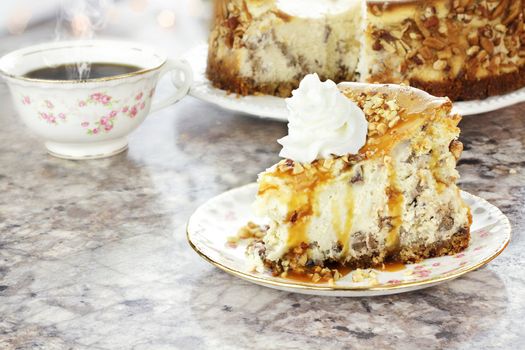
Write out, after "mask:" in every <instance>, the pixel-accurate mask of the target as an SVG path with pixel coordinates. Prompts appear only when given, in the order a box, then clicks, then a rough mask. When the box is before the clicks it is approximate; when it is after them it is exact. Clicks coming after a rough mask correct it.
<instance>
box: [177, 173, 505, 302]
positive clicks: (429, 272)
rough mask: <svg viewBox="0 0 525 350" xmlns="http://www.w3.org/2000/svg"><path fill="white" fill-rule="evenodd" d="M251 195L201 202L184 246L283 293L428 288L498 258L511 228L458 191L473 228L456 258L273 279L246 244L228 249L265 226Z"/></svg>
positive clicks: (248, 189)
mask: <svg viewBox="0 0 525 350" xmlns="http://www.w3.org/2000/svg"><path fill="white" fill-rule="evenodd" d="M256 193H257V184H255V183H253V184H249V185H246V186H243V187H239V188H236V189H233V190H231V191H228V192H225V193H223V194H221V195H219V196H217V197H214V198H212V199H210V200H209V201H207V202H206V203H204V204H203V205H202V206H200V207H199V208H198V209H197V210H196V211H195V213H194V214H193V215H192V216H191V218H190V220H189V222H188V226H187V231H186V232H187V238H188V242H189V244H190V245H191V247H192V248H193V249H194V250H195V251H196V252H197V253H198V254H199V255H200V256H201V257H202V258H204V259H205V260H207V261H208V262H210V263H211V264H212V265H214V266H216V267H218V268H220V269H221V270H224V271H226V272H228V273H230V274H232V275H234V276H237V277H240V278H242V279H244V280H247V281H250V282H253V283H256V284H259V285H262V286H265V287H270V288H275V289H280V290H284V291H287V292H295V293H303V294H314V295H323V296H343V297H361V296H375V295H387V294H395V293H402V292H408V291H413V290H417V289H422V288H427V287H431V286H434V285H436V284H439V283H443V282H445V281H448V280H452V279H454V278H457V277H459V276H461V275H463V274H465V273H467V272H470V271H473V270H475V269H478V268H480V267H481V266H483V265H485V264H487V263H488V262H490V261H491V260H492V259H494V258H495V257H496V256H498V255H499V254H500V253H501V252H502V251H503V249H505V247H506V246H507V244H508V243H509V241H510V232H511V227H510V223H509V220H508V219H507V217H506V216H505V215H504V214H503V213H502V212H501V211H500V210H499V209H498V208H497V207H495V206H493V205H492V204H490V203H488V202H487V201H485V200H484V199H482V198H479V197H476V196H474V195H471V194H469V193H467V192H462V197H463V199H464V200H465V201H466V202H467V204H468V205H469V206H470V207H471V209H472V227H471V241H470V245H469V247H468V248H467V249H466V250H465V251H463V252H462V253H460V254H456V255H452V256H444V257H439V258H432V259H425V260H423V261H422V262H421V263H418V264H407V265H405V266H404V268H403V267H402V269H401V270H398V271H382V270H375V269H369V270H354V271H352V272H350V273H349V274H347V275H346V276H344V277H343V278H341V279H339V280H338V281H336V282H335V284H333V285H329V284H328V283H313V282H301V281H297V280H292V279H286V278H281V277H274V276H272V275H271V273H270V272H268V271H263V272H257V271H256V270H255V269H254V265H253V262H251V260H250V259H248V257H247V256H246V254H245V249H246V244H247V242H246V241H240V242H239V243H238V245H237V246H236V247H232V246H231V245H230V244H228V237H232V236H235V235H236V234H237V231H238V230H239V228H241V227H242V226H244V225H246V223H248V221H253V222H255V223H258V224H264V222H261V221H260V220H257V218H256V217H255V215H254V214H253V212H252V210H251V207H252V202H253V201H254V199H255V195H256Z"/></svg>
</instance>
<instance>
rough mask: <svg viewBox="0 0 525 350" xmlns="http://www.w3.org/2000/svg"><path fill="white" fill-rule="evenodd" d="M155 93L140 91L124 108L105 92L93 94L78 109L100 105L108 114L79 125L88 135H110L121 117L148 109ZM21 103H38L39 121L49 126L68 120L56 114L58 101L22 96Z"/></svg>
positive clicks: (130, 115)
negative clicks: (148, 102)
mask: <svg viewBox="0 0 525 350" xmlns="http://www.w3.org/2000/svg"><path fill="white" fill-rule="evenodd" d="M154 91H155V89H154V88H152V89H150V90H149V92H148V93H147V94H145V93H144V92H143V91H139V92H137V93H135V94H133V95H131V96H130V97H129V98H128V99H127V100H128V101H132V104H131V105H129V104H128V105H124V106H118V105H117V104H118V103H119V100H116V99H114V98H113V97H112V96H110V95H108V94H107V93H105V92H95V93H92V94H90V95H89V96H88V97H87V98H85V99H82V100H80V101H77V102H76V105H77V106H78V108H81V109H84V108H87V107H88V106H90V105H92V106H96V105H99V106H102V107H103V108H104V109H107V110H108V112H107V113H104V115H102V116H100V117H98V118H95V120H93V119H92V117H89V116H88V117H84V118H83V120H81V121H80V123H79V124H80V126H81V127H82V128H83V129H85V130H86V133H87V134H88V135H98V134H105V133H109V132H111V131H112V130H113V128H114V126H115V124H116V122H117V120H118V117H119V116H127V117H129V118H135V117H136V116H137V115H138V114H139V111H141V110H144V109H145V108H146V102H147V101H146V98H151V96H153V93H154ZM21 102H22V104H23V105H25V106H30V105H31V104H32V103H33V102H38V103H37V105H39V106H41V109H40V110H38V111H37V114H38V116H39V119H40V120H43V121H45V122H46V123H48V124H51V125H59V124H61V123H65V122H66V121H67V119H68V118H66V114H65V113H62V112H58V113H57V112H55V109H60V106H61V105H62V104H63V103H62V104H61V103H56V102H57V101H53V100H52V99H50V98H46V99H43V100H40V102H39V101H35V99H34V98H32V97H30V96H26V95H23V96H21ZM58 102H60V101H58ZM57 106H58V108H57ZM86 111H88V110H86ZM83 113H84V112H83Z"/></svg>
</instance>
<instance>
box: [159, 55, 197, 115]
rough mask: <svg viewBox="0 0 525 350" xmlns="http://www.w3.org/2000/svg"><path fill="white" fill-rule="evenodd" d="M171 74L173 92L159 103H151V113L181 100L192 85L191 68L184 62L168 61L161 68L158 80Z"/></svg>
mask: <svg viewBox="0 0 525 350" xmlns="http://www.w3.org/2000/svg"><path fill="white" fill-rule="evenodd" d="M167 73H171V83H172V84H173V86H174V87H175V88H176V90H175V92H174V93H173V94H172V95H171V96H169V97H166V98H164V99H162V100H160V101H153V103H152V106H151V111H152V112H156V111H158V110H159V109H163V108H165V107H168V106H170V105H172V104H174V103H175V102H178V101H179V100H180V99H182V98H183V97H184V96H186V94H187V93H188V91H189V90H190V87H191V84H192V83H193V71H192V70H191V66H190V64H189V63H188V62H186V61H185V60H174V59H168V61H167V62H166V63H165V64H164V67H162V71H161V73H160V77H159V79H160V78H162V76H163V75H165V74H167Z"/></svg>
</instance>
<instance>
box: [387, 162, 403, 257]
mask: <svg viewBox="0 0 525 350" xmlns="http://www.w3.org/2000/svg"><path fill="white" fill-rule="evenodd" d="M387 169H388V182H389V185H388V187H387V189H386V193H387V196H388V213H389V216H390V225H391V228H390V231H389V232H388V235H387V238H386V246H387V248H388V249H390V250H395V249H396V248H397V247H398V246H399V230H400V228H401V225H402V224H403V202H404V198H403V192H402V191H401V190H400V189H399V185H398V183H397V174H396V171H395V168H394V165H393V164H392V162H390V163H389V164H387Z"/></svg>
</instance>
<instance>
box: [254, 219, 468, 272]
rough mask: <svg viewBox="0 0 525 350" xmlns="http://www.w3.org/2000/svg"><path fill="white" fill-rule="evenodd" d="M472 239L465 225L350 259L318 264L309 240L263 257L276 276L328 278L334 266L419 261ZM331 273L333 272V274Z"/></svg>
mask: <svg viewBox="0 0 525 350" xmlns="http://www.w3.org/2000/svg"><path fill="white" fill-rule="evenodd" d="M469 240H470V229H469V227H464V228H462V229H461V230H460V231H458V232H457V233H455V234H454V235H452V237H451V238H450V239H448V240H446V241H441V242H436V243H433V244H431V245H428V246H427V245H424V244H421V245H413V246H410V247H404V248H402V249H401V250H399V251H397V252H392V253H388V254H387V253H386V252H374V253H372V254H370V255H366V256H362V257H359V258H354V259H351V260H349V261H345V262H341V261H323V262H321V263H319V264H315V263H314V262H312V261H311V260H309V259H308V257H307V255H308V249H309V248H310V247H309V245H308V244H306V243H302V244H301V245H300V246H299V247H296V248H293V249H292V250H290V251H289V252H288V253H286V254H285V255H284V256H283V258H282V259H280V260H279V261H270V260H267V259H264V252H263V253H262V255H263V256H262V258H263V261H264V264H265V265H266V266H267V267H268V268H270V270H271V271H272V274H273V275H275V276H278V275H282V274H283V273H285V274H295V275H312V274H316V273H317V274H319V275H320V276H321V278H322V277H323V273H324V274H327V275H328V277H329V278H332V277H330V276H333V271H334V266H338V267H342V268H344V269H350V270H354V269H367V268H372V267H374V266H379V265H381V264H384V263H391V262H395V263H403V264H405V263H416V262H419V261H421V260H423V259H427V258H435V257H439V256H445V255H453V254H457V253H459V252H461V251H463V250H464V249H465V248H467V247H468V244H469ZM331 274H332V275H331Z"/></svg>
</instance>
